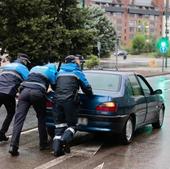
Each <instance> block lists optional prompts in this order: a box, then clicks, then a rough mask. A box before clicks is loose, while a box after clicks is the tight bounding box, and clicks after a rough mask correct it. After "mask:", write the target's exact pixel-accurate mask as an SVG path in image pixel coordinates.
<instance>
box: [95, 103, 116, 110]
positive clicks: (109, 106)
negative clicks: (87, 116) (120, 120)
mask: <svg viewBox="0 0 170 169" xmlns="http://www.w3.org/2000/svg"><path fill="white" fill-rule="evenodd" d="M117 108H118V106H117V104H116V103H114V102H106V103H102V104H100V105H98V106H97V107H96V110H97V111H107V112H116V111H117Z"/></svg>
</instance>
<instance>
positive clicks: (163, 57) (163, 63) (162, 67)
mask: <svg viewBox="0 0 170 169" xmlns="http://www.w3.org/2000/svg"><path fill="white" fill-rule="evenodd" d="M164 58H165V55H164V54H163V56H162V72H163V71H164V65H165V63H164V62H165V61H164Z"/></svg>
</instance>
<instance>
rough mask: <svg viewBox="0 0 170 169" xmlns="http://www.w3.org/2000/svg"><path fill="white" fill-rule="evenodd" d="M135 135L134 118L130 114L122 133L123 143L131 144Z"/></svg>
mask: <svg viewBox="0 0 170 169" xmlns="http://www.w3.org/2000/svg"><path fill="white" fill-rule="evenodd" d="M133 136H134V124H133V119H132V117H131V116H130V117H129V119H128V120H127V121H126V124H125V126H124V129H123V132H122V134H121V142H122V143H123V144H130V143H131V142H132V139H133Z"/></svg>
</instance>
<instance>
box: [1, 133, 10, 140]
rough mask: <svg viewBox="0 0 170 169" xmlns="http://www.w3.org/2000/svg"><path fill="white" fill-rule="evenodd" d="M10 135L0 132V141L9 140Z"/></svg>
mask: <svg viewBox="0 0 170 169" xmlns="http://www.w3.org/2000/svg"><path fill="white" fill-rule="evenodd" d="M8 140H9V137H6V136H5V134H3V133H0V141H8Z"/></svg>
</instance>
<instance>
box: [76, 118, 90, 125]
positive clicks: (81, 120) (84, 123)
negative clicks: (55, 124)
mask: <svg viewBox="0 0 170 169" xmlns="http://www.w3.org/2000/svg"><path fill="white" fill-rule="evenodd" d="M78 124H82V125H87V124H88V119H87V118H82V117H80V118H78Z"/></svg>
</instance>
